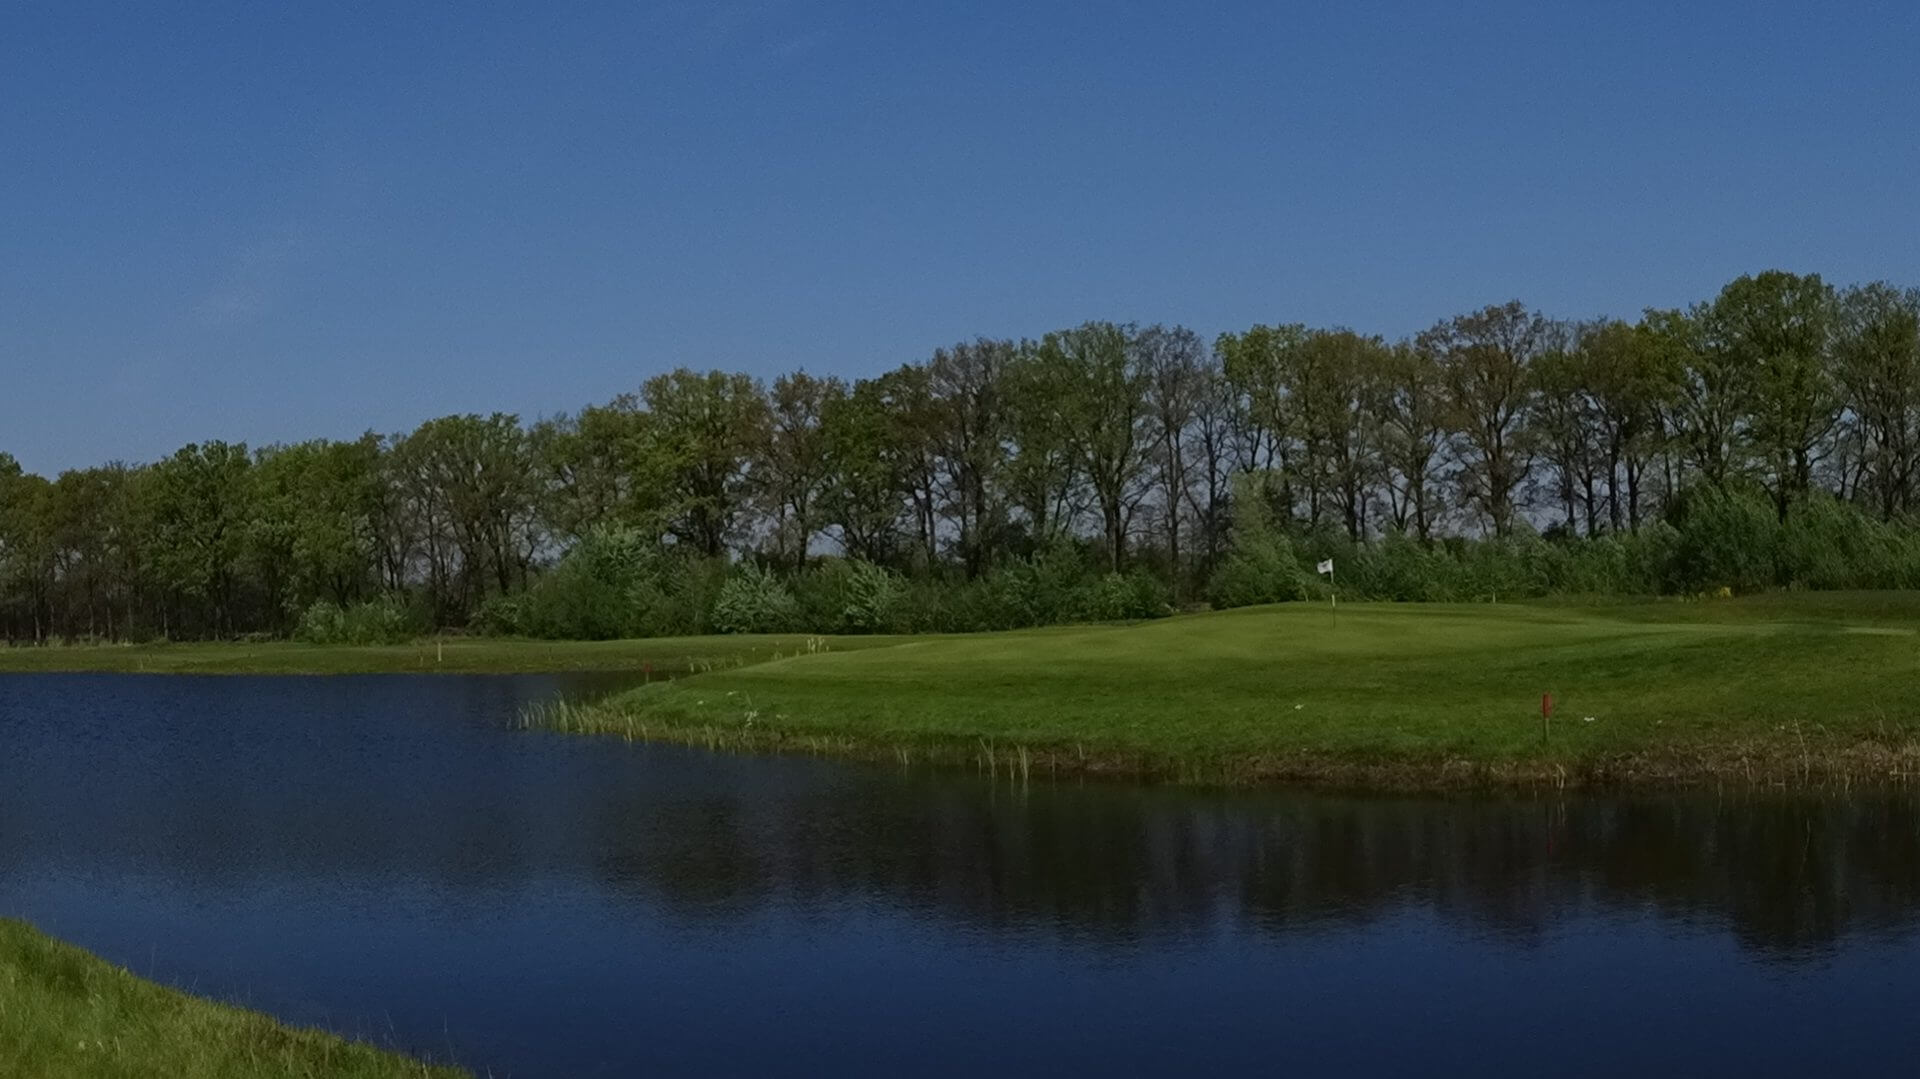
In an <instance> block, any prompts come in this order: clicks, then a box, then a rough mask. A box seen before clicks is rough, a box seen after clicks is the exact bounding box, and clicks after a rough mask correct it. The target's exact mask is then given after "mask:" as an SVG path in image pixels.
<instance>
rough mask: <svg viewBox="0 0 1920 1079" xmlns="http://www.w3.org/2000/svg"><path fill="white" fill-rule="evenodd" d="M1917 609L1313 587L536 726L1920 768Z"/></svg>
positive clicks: (976, 759)
mask: <svg viewBox="0 0 1920 1079" xmlns="http://www.w3.org/2000/svg"><path fill="white" fill-rule="evenodd" d="M1916 626H1920V595H1912V594H1899V593H1871V594H1851V595H1848V594H1831V593H1829V594H1807V595H1780V596H1763V597H1757V598H1755V599H1752V600H1731V601H1709V602H1702V603H1685V604H1683V603H1637V604H1636V603H1620V604H1608V605H1597V606H1574V605H1556V606H1505V605H1502V606H1492V605H1476V606H1467V605H1460V606H1448V605H1432V606H1418V605H1372V604H1362V605H1350V606H1342V607H1341V608H1340V609H1339V611H1338V614H1337V615H1336V614H1334V613H1333V612H1331V611H1329V610H1328V608H1326V607H1325V606H1308V605H1300V604H1294V605H1286V606H1282V607H1268V608H1254V609H1247V610H1240V611H1231V612H1222V613H1215V614H1204V615H1192V616H1186V617H1181V618H1173V619H1168V620H1165V621H1160V622H1151V623H1144V624H1139V625H1131V626H1097V627H1080V628H1068V629H1050V630H1036V631H1027V632H1019V633H1007V634H993V635H981V636H971V637H954V638H941V639H932V640H924V641H912V642H909V643H904V644H899V645H897V646H895V647H892V648H887V649H885V650H881V651H831V652H827V653H824V654H817V655H807V656H803V657H800V658H797V659H787V660H784V661H781V662H773V663H764V664H759V665H755V666H748V667H742V668H738V669H730V670H724V671H716V672H714V673H711V674H701V675H699V676H697V677H694V678H689V679H685V680H682V681H679V682H675V683H672V684H656V685H653V686H650V687H647V688H644V689H640V690H635V691H633V692H630V693H627V694H623V695H620V696H617V697H614V698H612V699H610V700H608V701H606V702H603V703H601V704H599V705H591V706H586V707H579V708H563V709H553V710H549V711H548V712H547V713H546V714H545V715H544V716H539V717H535V719H536V721H539V722H544V723H546V724H548V725H551V726H556V727H561V728H565V729H569V730H579V731H592V732H603V733H610V734H617V735H624V736H630V737H644V738H655V739H670V740H680V741H687V742H692V743H696V744H707V745H715V746H736V747H756V748H773V749H788V750H798V751H831V752H840V753H849V754H854V755H861V756H868V757H873V758H877V759H885V760H898V761H913V760H936V761H948V762H960V763H969V762H970V763H973V764H976V765H978V766H980V767H982V768H987V769H991V770H993V771H995V772H1001V773H1006V772H1012V773H1014V774H1017V775H1027V776H1031V775H1035V774H1049V773H1052V774H1076V773H1077V774H1102V773H1106V774H1123V775H1143V776H1150V777H1159V778H1173V779H1186V780H1194V781H1202V782H1226V783H1249V782H1263V781H1301V780H1304V781H1314V782H1322V783H1330V784H1350V785H1355V786H1406V787H1437V786H1456V785H1477V784H1488V783H1497V784H1512V783H1521V784H1550V785H1569V786H1570V785H1580V784H1598V783H1625V782H1641V783H1648V782H1653V783H1695V782H1736V783H1758V784H1765V783H1786V784H1794V785H1814V784H1821V783H1855V782H1876V783H1877V782H1888V781H1893V782H1900V781H1905V780H1906V779H1907V778H1908V777H1909V776H1914V775H1920V636H1916V634H1915V630H1914V627H1916ZM1543 693H1551V694H1552V695H1553V696H1554V699H1555V702H1556V705H1555V716H1554V719H1553V721H1552V723H1551V725H1550V726H1547V725H1543V723H1542V720H1541V716H1540V699H1541V695H1542V694H1543Z"/></svg>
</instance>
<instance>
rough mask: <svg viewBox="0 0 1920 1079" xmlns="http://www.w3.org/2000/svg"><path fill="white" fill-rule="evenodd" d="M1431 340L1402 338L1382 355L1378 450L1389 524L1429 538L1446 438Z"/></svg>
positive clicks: (1436, 511) (1443, 400)
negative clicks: (1384, 474) (1420, 341)
mask: <svg viewBox="0 0 1920 1079" xmlns="http://www.w3.org/2000/svg"><path fill="white" fill-rule="evenodd" d="M1432 344H1434V342H1428V343H1427V344H1425V345H1416V344H1415V343H1413V342H1411V341H1402V342H1400V343H1399V344H1396V345H1394V346H1393V348H1392V349H1391V350H1390V352H1389V353H1388V355H1387V356H1386V358H1385V365H1386V366H1385V374H1384V378H1383V382H1384V385H1383V387H1382V393H1381V403H1380V430H1379V438H1380V453H1381V459H1382V462H1383V464H1384V465H1385V466H1386V470H1387V475H1388V482H1387V498H1388V506H1389V509H1390V512H1391V513H1392V516H1393V526H1394V528H1395V529H1397V530H1399V531H1400V532H1402V533H1405V532H1407V531H1408V529H1409V528H1411V529H1412V531H1413V534H1414V535H1415V536H1417V537H1418V538H1419V539H1420V541H1421V542H1422V543H1425V542H1427V541H1429V540H1431V539H1432V538H1433V529H1434V526H1435V525H1436V524H1437V523H1438V518H1439V514H1440V505H1441V502H1440V498H1439V494H1438V490H1437V488H1438V477H1437V476H1436V475H1435V471H1436V470H1437V469H1438V467H1439V464H1440V460H1441V456H1442V452H1443V451H1444V449H1445V446H1446V440H1447V416H1448V413H1447V405H1446V388H1445V385H1444V384H1443V382H1442V379H1441V377H1440V361H1439V358H1438V357H1437V356H1436V355H1435V354H1434V352H1433V350H1432V347H1431V346H1432Z"/></svg>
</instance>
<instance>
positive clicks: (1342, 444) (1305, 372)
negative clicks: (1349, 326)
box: [1290, 330, 1388, 540]
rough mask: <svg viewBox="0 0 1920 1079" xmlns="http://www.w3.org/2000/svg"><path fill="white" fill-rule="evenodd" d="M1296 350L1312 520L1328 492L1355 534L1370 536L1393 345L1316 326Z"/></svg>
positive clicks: (1295, 399)
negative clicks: (1369, 518)
mask: <svg viewBox="0 0 1920 1079" xmlns="http://www.w3.org/2000/svg"><path fill="white" fill-rule="evenodd" d="M1295 351H1296V353H1297V359H1296V360H1295V362H1294V363H1293V365H1292V368H1293V377H1292V387H1291V392H1290V397H1291V399H1292V403H1293V409H1294V412H1295V414H1296V416H1297V417H1298V420H1299V426H1300V433H1301V453H1300V461H1301V465H1302V467H1301V472H1302V474H1303V476H1304V477H1305V480H1306V483H1307V487H1308V491H1309V492H1310V493H1309V511H1308V518H1309V519H1310V520H1316V521H1317V520H1318V518H1319V516H1320V511H1321V501H1322V498H1323V497H1324V498H1325V500H1326V501H1328V502H1329V503H1330V504H1331V505H1332V506H1333V508H1335V509H1337V510H1338V511H1339V513H1340V520H1341V524H1342V525H1343V526H1344V527H1345V528H1346V530H1347V535H1348V536H1350V537H1352V538H1353V539H1356V540H1357V539H1362V538H1364V537H1365V536H1366V533H1367V507H1368V504H1369V502H1370V501H1371V500H1372V498H1373V493H1374V488H1375V484H1376V483H1377V481H1378V479H1379V476H1380V438H1379V423H1380V416H1381V412H1382V406H1383V403H1384V400H1383V397H1384V391H1385V385H1386V382H1385V379H1386V373H1387V372H1386V368H1387V363H1388V350H1387V346H1386V344H1385V342H1383V341H1381V340H1380V339H1379V338H1378V337H1365V336H1362V335H1360V334H1357V333H1354V332H1353V331H1352V330H1315V331H1313V332H1311V333H1309V334H1307V336H1306V338H1305V339H1304V340H1302V341H1301V342H1300V344H1299V345H1298V346H1297V348H1296V350H1295Z"/></svg>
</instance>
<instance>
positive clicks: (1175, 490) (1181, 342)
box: [1137, 325, 1207, 589]
mask: <svg viewBox="0 0 1920 1079" xmlns="http://www.w3.org/2000/svg"><path fill="white" fill-rule="evenodd" d="M1137 348H1138V350H1139V353H1140V357H1141V363H1142V365H1143V366H1144V369H1145V374H1146V391H1147V408H1148V412H1149V415H1150V417H1151V422H1152V438H1153V455H1154V462H1153V469H1154V473H1155V475H1156V476H1157V478H1158V481H1159V486H1160V512H1161V530H1162V532H1163V533H1164V534H1165V536H1166V539H1167V564H1168V566H1169V567H1170V568H1171V570H1172V572H1173V577H1174V586H1175V588H1176V589H1180V588H1182V587H1183V586H1184V584H1185V575H1184V573H1183V572H1182V570H1183V563H1182V560H1181V557H1182V552H1181V548H1180V522H1181V517H1182V516H1183V514H1184V513H1185V511H1186V508H1187V503H1188V491H1189V489H1190V488H1191V487H1192V483H1193V480H1192V475H1191V473H1192V466H1191V464H1190V462H1189V456H1188V454H1189V445H1188V437H1189V430H1190V429H1191V428H1192V427H1193V425H1194V422H1195V419H1196V417H1197V416H1198V414H1199V411H1200V409H1201V397H1202V395H1203V394H1205V393H1206V392H1207V387H1206V383H1205V380H1206V377H1207V372H1206V370H1205V368H1206V364H1207V347H1206V345H1205V344H1203V343H1202V342H1201V340H1200V335H1199V334H1197V333H1194V332H1193V331H1192V330H1189V329H1187V328H1186V327H1185V326H1171V327H1169V326H1159V325H1154V326H1149V327H1147V328H1146V329H1144V330H1142V331H1140V336H1139V342H1138V345H1137ZM1203 452H1204V451H1203Z"/></svg>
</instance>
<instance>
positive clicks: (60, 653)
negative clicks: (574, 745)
mask: <svg viewBox="0 0 1920 1079" xmlns="http://www.w3.org/2000/svg"><path fill="white" fill-rule="evenodd" d="M903 639H905V638H899V637H808V636H805V635H802V634H788V635H773V636H758V635H742V636H736V637H655V638H651V639H648V640H635V641H529V640H512V639H499V638H450V639H447V640H444V641H434V640H423V641H417V642H414V643H412V644H395V645H315V644H299V643H296V642H292V641H267V642H259V643H217V644H145V645H73V646H56V647H15V648H6V647H0V674H3V673H6V672H9V671H118V672H126V673H151V674H378V673H412V674H432V673H444V674H551V673H556V672H561V671H638V670H641V669H643V668H646V667H651V668H652V669H653V670H655V671H657V672H659V673H662V674H686V673H689V672H694V671H702V670H710V669H712V668H715V667H721V666H734V667H737V666H741V665H743V664H747V663H758V662H762V661H765V660H768V659H772V658H774V657H776V656H792V655H797V654H804V653H806V652H807V651H808V650H809V649H810V648H811V649H816V650H817V649H821V648H829V647H830V648H832V649H833V650H835V651H847V650H851V649H856V648H875V647H880V646H884V645H887V644H892V643H896V642H898V641H900V640H903Z"/></svg>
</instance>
